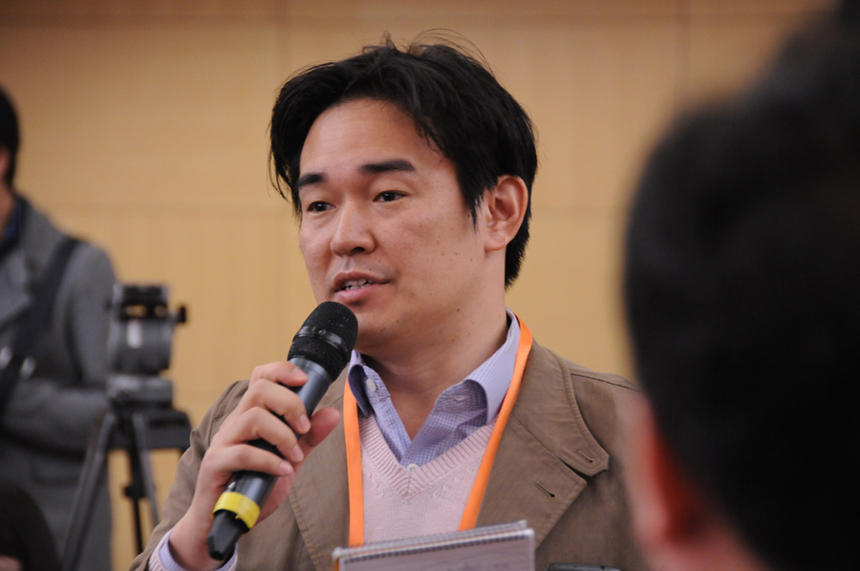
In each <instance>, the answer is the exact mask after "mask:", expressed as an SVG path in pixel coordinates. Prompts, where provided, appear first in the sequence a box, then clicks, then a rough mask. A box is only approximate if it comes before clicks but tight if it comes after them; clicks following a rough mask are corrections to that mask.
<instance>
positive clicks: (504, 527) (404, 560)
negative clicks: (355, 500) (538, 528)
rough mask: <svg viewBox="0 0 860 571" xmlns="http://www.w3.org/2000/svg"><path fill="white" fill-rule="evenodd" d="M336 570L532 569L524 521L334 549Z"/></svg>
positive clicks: (529, 531) (531, 540)
mask: <svg viewBox="0 0 860 571" xmlns="http://www.w3.org/2000/svg"><path fill="white" fill-rule="evenodd" d="M331 555H332V559H333V560H334V569H335V571H402V570H403V569H408V570H409V571H534V530H533V529H531V528H529V527H528V525H527V524H526V522H525V520H520V521H516V522H512V523H503V524H498V525H488V526H483V527H476V528H474V529H469V530H465V531H455V532H450V533H441V534H436V535H425V536H421V537H409V538H404V539H394V540H391V541H381V542H378V543H367V544H365V545H362V546H361V547H337V548H335V550H334V551H333V552H332V554H331Z"/></svg>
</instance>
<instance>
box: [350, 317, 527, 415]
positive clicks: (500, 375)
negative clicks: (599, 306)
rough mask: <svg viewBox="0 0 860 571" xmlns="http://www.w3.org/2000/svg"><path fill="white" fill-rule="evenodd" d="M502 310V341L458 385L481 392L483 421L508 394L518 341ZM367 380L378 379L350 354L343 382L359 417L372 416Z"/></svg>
mask: <svg viewBox="0 0 860 571" xmlns="http://www.w3.org/2000/svg"><path fill="white" fill-rule="evenodd" d="M506 311H507V314H508V321H509V324H508V334H507V336H506V337H505V342H504V343H503V344H502V346H501V347H499V349H498V350H497V351H496V352H495V353H493V355H492V356H491V357H490V358H489V359H487V360H486V361H484V362H483V363H481V364H480V365H479V366H478V368H477V369H475V370H474V371H472V372H471V373H470V374H469V375H467V376H466V378H465V379H463V381H461V383H458V384H462V383H464V382H466V381H471V382H474V383H475V384H477V385H478V386H479V387H480V388H481V389H482V390H483V392H484V395H485V397H486V402H487V409H486V416H487V417H486V420H485V422H489V421H490V420H492V418H493V417H495V415H496V413H497V412H498V410H499V407H501V406H502V401H503V400H504V398H505V394H506V393H507V392H508V387H509V386H510V384H511V378H512V377H513V375H514V364H515V363H516V359H517V348H518V346H519V342H520V324H519V322H518V321H517V318H516V316H515V315H514V314H513V312H512V311H511V310H509V309H507V310H506ZM368 377H376V378H378V377H379V376H378V374H377V373H376V371H374V370H373V369H372V368H371V367H369V366H368V365H367V363H366V362H365V360H364V357H363V355H362V354H361V353H359V352H358V351H353V352H352V356H351V358H350V361H349V373H348V375H347V379H348V381H349V388H350V390H352V394H353V396H355V401H356V403H357V404H358V408H359V411H361V413H362V415H363V416H370V415H371V414H372V413H373V407H372V406H371V404H370V400H369V399H368V397H367V392H366V390H365V381H366V380H367V379H368ZM454 386H457V385H454ZM450 388H451V387H449V389H450ZM446 390H448V389H446Z"/></svg>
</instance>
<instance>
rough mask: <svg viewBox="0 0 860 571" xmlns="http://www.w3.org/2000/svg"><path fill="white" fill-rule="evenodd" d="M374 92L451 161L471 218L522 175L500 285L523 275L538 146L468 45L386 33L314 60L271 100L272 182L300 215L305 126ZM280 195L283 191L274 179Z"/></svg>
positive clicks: (527, 123)
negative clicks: (491, 194) (504, 180)
mask: <svg viewBox="0 0 860 571" xmlns="http://www.w3.org/2000/svg"><path fill="white" fill-rule="evenodd" d="M362 98H370V99H378V100H381V101H385V102H388V103H392V104H394V105H397V106H398V107H399V108H400V109H402V110H403V111H404V112H405V113H406V114H408V115H409V116H411V117H412V119H413V120H414V121H415V126H416V129H417V131H418V133H419V134H421V135H423V136H425V137H427V139H428V141H432V143H433V144H435V146H436V147H437V148H438V149H439V150H440V151H441V152H442V154H443V155H444V156H445V157H446V158H448V159H450V160H451V161H452V162H453V163H454V166H455V168H456V172H457V179H458V182H459V185H460V191H461V193H462V195H463V198H464V200H465V203H466V205H467V207H468V208H469V211H470V212H471V214H472V218H473V219H476V216H477V208H478V205H479V204H480V203H481V200H482V199H483V195H484V192H485V191H486V190H488V189H491V188H494V187H495V186H496V184H497V183H498V179H499V177H500V176H502V175H512V176H517V177H520V178H521V179H522V180H523V181H524V182H525V185H526V187H527V188H528V193H529V204H528V206H527V209H526V214H525V217H524V219H523V223H522V226H521V227H520V229H519V231H518V233H517V235H516V236H515V237H514V239H513V240H512V241H511V242H510V243H509V244H508V246H507V250H506V253H505V285H506V286H510V285H511V284H512V283H513V282H514V280H515V279H516V277H517V275H518V274H519V271H520V267H521V265H522V259H523V255H524V253H525V247H526V243H527V242H528V238H529V219H530V217H531V188H532V183H533V182H534V177H535V172H536V171H537V152H536V149H535V141H534V133H533V130H532V124H531V121H530V120H529V118H528V115H527V114H526V113H525V111H524V110H523V108H522V107H521V106H520V105H519V104H518V103H517V102H516V101H515V100H514V98H513V97H512V96H511V95H510V93H508V92H507V91H506V90H505V89H504V88H503V87H502V86H501V85H500V84H499V82H498V81H497V80H496V78H495V77H494V76H493V74H492V73H491V71H490V70H489V68H488V67H486V66H485V65H482V64H481V63H480V62H479V61H478V59H477V58H476V57H473V56H471V55H469V54H468V53H467V52H466V50H465V49H463V48H460V47H457V46H455V45H453V44H448V43H434V44H422V43H417V42H416V43H413V44H411V45H410V46H408V47H406V48H405V49H399V48H398V47H397V46H396V45H395V44H394V43H393V42H392V41H391V39H390V38H387V39H386V40H385V42H384V43H382V44H380V45H375V46H368V47H365V48H364V50H363V51H362V53H361V54H359V55H357V56H354V57H351V58H349V59H346V60H342V61H336V62H331V63H325V64H321V65H317V66H314V67H311V68H309V69H307V70H304V71H302V72H300V73H299V74H298V75H296V76H294V77H292V78H291V79H289V80H288V81H287V82H286V84H285V85H284V86H283V87H282V88H281V91H280V94H279V96H278V98H277V102H276V103H275V107H274V111H273V116H272V124H271V144H272V149H271V159H272V163H273V166H274V172H275V175H276V183H279V181H283V182H285V183H286V184H287V186H288V187H289V188H290V191H291V197H292V203H293V208H294V209H295V211H296V214H297V215H299V216H301V205H300V204H299V200H298V195H297V190H296V187H295V183H296V181H297V180H298V179H299V177H300V173H299V160H300V158H301V152H302V147H303V146H304V142H305V138H306V137H307V134H308V131H310V128H311V125H312V124H313V123H314V121H316V119H317V117H319V115H320V114H321V113H322V112H323V111H325V110H326V109H328V108H330V107H332V106H335V105H337V104H339V103H343V102H345V101H350V100H355V99H362ZM276 188H277V189H278V192H280V193H281V195H282V196H284V197H285V198H288V197H287V196H286V194H285V193H284V192H283V190H282V189H281V187H280V184H276Z"/></svg>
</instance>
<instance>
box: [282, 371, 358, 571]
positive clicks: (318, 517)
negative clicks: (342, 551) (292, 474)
mask: <svg viewBox="0 0 860 571" xmlns="http://www.w3.org/2000/svg"><path fill="white" fill-rule="evenodd" d="M345 376H346V375H345V374H343V375H341V377H340V378H339V379H338V380H337V381H335V382H334V383H333V384H332V386H331V388H330V389H329V391H328V393H326V395H325V397H324V398H323V400H322V401H321V402H320V405H319V406H320V408H322V407H324V406H334V407H335V408H337V409H338V410H339V411H341V414H342V413H343V387H344V378H345ZM344 438H345V436H344V430H343V420H341V422H339V423H338V425H337V427H336V428H335V429H334V431H333V432H332V433H331V434H330V435H329V436H328V438H326V439H325V440H324V441H323V442H322V443H321V444H320V445H319V446H317V447H316V448H315V449H314V450H313V452H312V453H311V455H310V456H308V460H307V461H306V462H305V463H304V465H302V467H301V469H300V470H299V475H298V477H297V478H296V481H295V483H294V485H293V488H292V490H291V491H290V494H289V500H290V505H291V507H292V509H293V513H294V514H295V518H296V522H297V524H298V526H299V529H300V530H301V534H302V538H303V539H304V542H305V545H306V546H307V549H308V552H309V554H310V557H311V560H312V561H313V564H314V567H315V568H317V569H331V568H332V559H331V552H332V550H333V549H334V548H335V547H338V546H341V547H343V546H346V544H347V542H348V537H349V530H348V527H349V502H348V501H346V498H348V497H349V489H348V483H347V478H346V444H345V440H344Z"/></svg>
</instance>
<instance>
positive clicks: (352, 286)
mask: <svg viewBox="0 0 860 571" xmlns="http://www.w3.org/2000/svg"><path fill="white" fill-rule="evenodd" d="M372 283H375V282H374V281H373V280H355V281H351V282H346V283H345V284H343V288H342V289H344V290H347V289H355V288H358V287H362V286H366V285H370V284H372Z"/></svg>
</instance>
